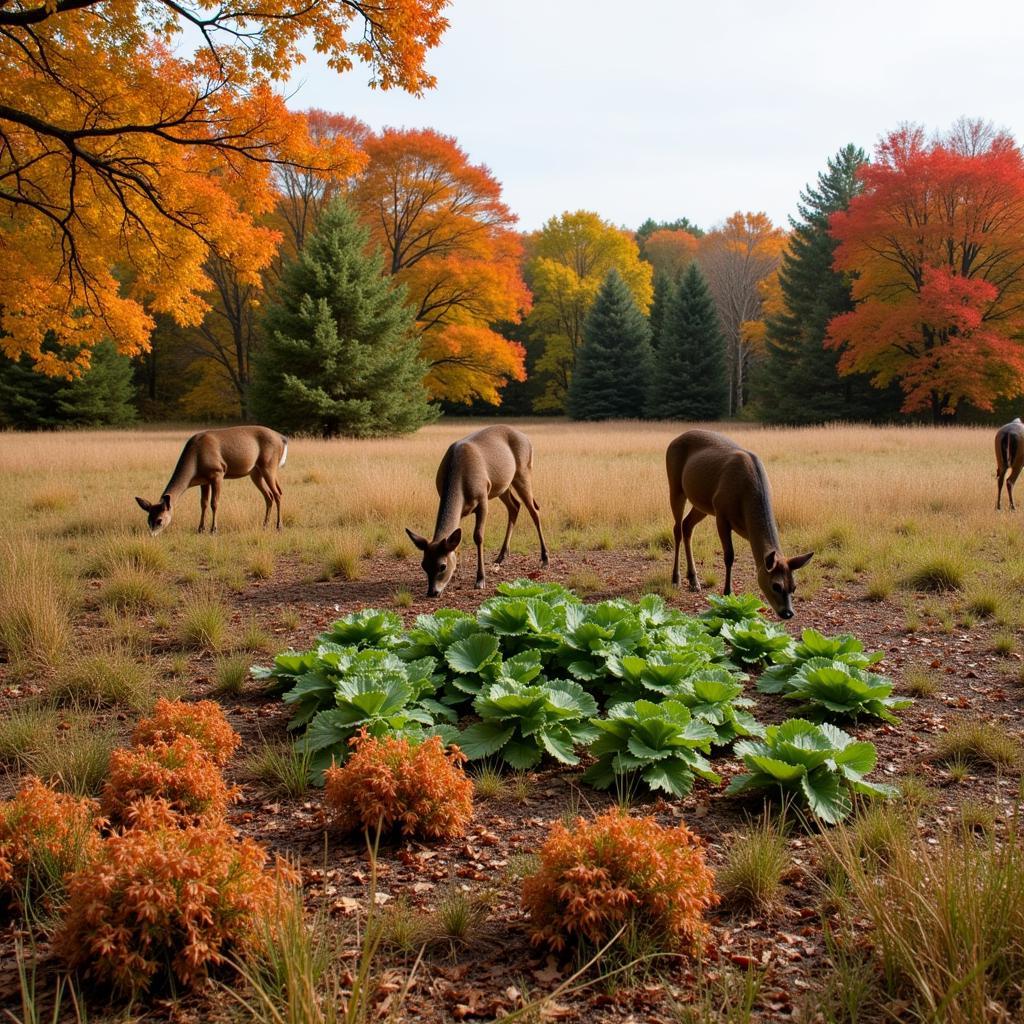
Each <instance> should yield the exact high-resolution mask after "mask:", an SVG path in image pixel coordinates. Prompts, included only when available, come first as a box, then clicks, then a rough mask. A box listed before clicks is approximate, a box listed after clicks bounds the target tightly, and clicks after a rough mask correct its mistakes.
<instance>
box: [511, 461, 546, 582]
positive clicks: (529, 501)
mask: <svg viewBox="0 0 1024 1024" xmlns="http://www.w3.org/2000/svg"><path fill="white" fill-rule="evenodd" d="M512 486H513V487H514V488H515V491H516V494H518V495H519V497H520V498H521V499H522V502H523V504H524V505H525V506H526V511H527V512H529V513H530V518H531V519H532V520H533V525H534V526H536V527H537V539H538V540H539V541H540V564H541V565H547V564H548V546H547V544H545V543H544V531H543V529H541V525H540V505H538V504H537V499H536V498H534V496H533V487H532V485H531V484H530V481H529V480H526V479H525V478H523V477H518V476H517V477H516V479H515V480H513V481H512Z"/></svg>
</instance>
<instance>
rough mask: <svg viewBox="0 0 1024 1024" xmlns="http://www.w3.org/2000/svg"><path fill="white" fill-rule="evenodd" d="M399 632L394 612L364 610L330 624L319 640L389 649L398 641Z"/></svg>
mask: <svg viewBox="0 0 1024 1024" xmlns="http://www.w3.org/2000/svg"><path fill="white" fill-rule="evenodd" d="M401 632H402V620H401V619H400V618H399V617H398V616H397V615H396V614H395V613H394V612H389V611H381V610H379V609H377V608H364V609H363V610H362V611H360V612H352V614H351V615H346V616H345V617H344V618H342V619H338V621H337V622H334V623H332V624H331V625H330V626H329V627H328V629H327V631H326V632H324V633H321V634H320V639H321V641H325V642H328V643H336V644H353V645H355V646H357V647H390V646H392V645H393V644H395V643H396V642H397V641H398V638H399V635H400V634H401Z"/></svg>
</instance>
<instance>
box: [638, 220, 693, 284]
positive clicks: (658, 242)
mask: <svg viewBox="0 0 1024 1024" xmlns="http://www.w3.org/2000/svg"><path fill="white" fill-rule="evenodd" d="M697 245H698V240H697V236H696V235H691V234H690V232H689V231H683V230H682V229H676V230H673V229H671V228H661V229H660V230H658V231H655V232H653V233H652V234H651V235H649V236H648V238H647V241H646V242H644V249H643V257H644V259H645V260H647V262H648V263H650V265H651V266H652V267H654V273H655V274H665V275H666V276H667V277H669V278H671V279H672V280H676V279H677V278H678V277H679V276H680V275H681V274H682V272H683V271H684V270H685V269H686V268H687V267H688V266H689V265H690V264H691V263H692V262H693V261H694V259H695V258H696V256H697Z"/></svg>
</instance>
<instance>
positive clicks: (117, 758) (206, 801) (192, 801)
mask: <svg viewBox="0 0 1024 1024" xmlns="http://www.w3.org/2000/svg"><path fill="white" fill-rule="evenodd" d="M237 796H238V789H237V788H236V787H229V786H228V785H227V783H226V782H225V781H224V778H223V776H222V775H221V773H220V770H219V769H218V768H217V766H216V765H215V764H214V763H213V762H212V761H211V760H210V758H209V757H207V756H206V754H205V753H204V751H203V748H202V747H201V746H200V745H199V743H198V741H196V740H194V739H192V737H190V736H179V737H178V738H177V739H175V740H173V741H172V742H171V743H165V742H164V741H163V740H153V741H152V743H151V744H150V745H149V746H145V747H134V748H133V749H131V750H126V749H124V748H121V749H119V750H115V751H114V752H113V754H111V756H110V774H109V776H108V778H107V784H106V786H104V788H103V796H102V800H103V810H104V812H105V813H106V814H107V816H108V817H109V818H110V820H111V821H113V822H114V823H115V824H127V825H131V824H132V822H133V818H137V817H138V814H139V812H138V811H137V810H136V811H133V810H132V807H133V805H135V804H138V803H139V801H140V800H143V799H144V798H146V797H150V798H153V800H155V801H157V802H160V803H162V804H163V805H164V807H165V809H167V810H170V811H173V812H174V813H175V814H177V815H179V816H180V817H181V819H182V820H183V822H184V823H186V824H195V823H197V822H199V821H201V820H206V821H209V820H212V819H217V818H220V817H222V816H223V815H224V812H225V811H226V810H227V807H228V804H229V803H231V801H232V800H235V799H236V798H237ZM147 813H148V812H147Z"/></svg>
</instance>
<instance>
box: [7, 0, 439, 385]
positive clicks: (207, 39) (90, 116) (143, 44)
mask: <svg viewBox="0 0 1024 1024" xmlns="http://www.w3.org/2000/svg"><path fill="white" fill-rule="evenodd" d="M445 3H446V0H394V2H392V3H390V4H388V5H387V6H382V5H373V6H371V5H367V4H363V3H356V2H354V0H337V2H334V3H329V4H326V3H313V4H306V3H295V4H293V3H292V2H291V0H253V2H251V3H246V4H242V5H239V4H233V3H228V4H226V5H223V6H217V5H212V6H211V5H209V4H206V3H202V2H193V0H174V2H171V0H153V2H151V3H141V2H139V0H54V2H46V3H43V2H39V3H37V4H33V3H31V2H21V3H16V4H7V5H3V6H0V214H2V216H0V244H2V246H3V249H4V273H3V275H0V330H2V336H0V345H2V347H3V350H4V351H5V352H6V353H7V355H8V356H10V357H12V358H16V357H18V356H20V355H21V354H23V353H24V354H26V355H27V356H28V357H29V358H30V359H31V360H33V361H34V362H35V364H36V365H37V366H38V367H39V368H40V369H41V370H42V371H44V372H47V373H72V374H74V373H76V372H79V371H81V370H84V369H85V368H86V367H88V365H89V362H90V354H91V351H92V349H93V347H94V346H95V345H96V344H98V343H99V342H100V341H101V340H103V339H104V338H108V337H109V338H112V339H113V340H114V341H115V342H116V345H117V347H118V349H119V350H120V351H121V352H122V353H139V352H142V351H144V350H145V349H146V348H147V346H148V344H149V337H150V334H151V332H152V330H153V325H154V316H155V315H156V314H161V313H163V314H168V315H170V316H172V317H173V318H174V319H175V320H176V321H177V322H178V323H180V324H184V325H195V324H197V323H199V322H200V321H201V320H202V318H203V316H204V315H205V313H206V312H207V310H208V308H209V303H208V301H207V300H206V298H205V297H204V295H205V293H207V292H209V291H210V290H211V282H210V279H209V275H208V273H207V271H206V269H205V267H206V264H207V262H208V260H209V259H210V257H211V255H216V256H218V257H221V258H223V259H226V260H228V261H229V262H230V263H231V264H232V266H233V267H234V268H236V270H237V272H238V273H239V274H240V275H241V278H242V280H244V281H255V280H256V278H257V277H258V275H259V273H260V271H261V270H262V269H263V268H264V267H266V265H267V263H268V262H269V260H270V258H271V257H272V255H273V251H274V247H275V244H276V237H275V233H274V231H273V230H272V229H271V228H268V227H266V226H264V225H262V224H261V223H260V222H259V218H260V217H261V215H263V214H265V213H266V212H268V211H269V210H270V209H271V208H272V207H273V204H274V201H275V195H274V189H273V187H272V185H273V181H272V179H273V175H272V169H273V167H274V166H275V165H276V164H278V163H279V162H280V161H282V160H283V161H286V162H292V163H296V164H299V165H304V164H305V163H306V158H307V154H308V135H307V133H306V131H305V120H304V118H303V117H302V116H301V115H297V114H292V113H290V112H289V111H288V109H287V108H286V106H285V102H284V98H283V97H282V95H281V93H280V90H279V89H277V88H275V81H277V80H284V79H286V78H287V77H288V75H289V73H290V72H291V71H292V70H293V69H294V67H295V66H296V64H297V63H298V62H300V61H301V60H302V55H301V52H300V47H301V46H302V45H305V41H306V40H307V39H312V40H313V43H314V45H315V46H316V48H317V50H318V51H319V52H320V53H322V54H324V55H325V56H326V58H327V61H328V63H329V64H330V66H331V67H333V68H334V69H335V70H337V71H346V70H348V69H349V68H351V67H352V66H353V63H354V62H356V61H361V62H363V63H366V64H368V65H369V66H370V67H371V69H372V72H373V78H374V83H375V84H377V85H379V86H381V87H382V88H390V87H401V88H404V89H407V90H409V91H411V92H413V93H419V92H422V91H423V90H424V89H425V88H428V87H430V86H431V85H432V84H433V80H432V78H431V76H430V75H429V74H428V73H427V72H426V71H425V69H424V59H425V55H426V52H427V50H428V49H429V48H431V47H433V46H436V45H437V43H438V41H439V40H440V37H441V34H442V32H443V31H444V29H445V27H446V24H447V23H446V21H445V19H444V17H443V16H442V14H441V11H442V9H443V8H444V6H445ZM359 26H362V27H363V31H362V32H361V33H360V32H358V31H353V30H354V29H357V28H358V27H359ZM185 29H187V30H188V31H189V32H190V33H193V34H194V36H195V37H196V38H198V39H199V40H200V43H201V45H200V47H199V49H198V50H196V51H195V52H194V53H193V54H191V56H189V55H188V54H187V51H185V50H184V49H183V47H182V46H181V45H180V43H181V40H182V38H183V30H185ZM50 336H52V337H55V338H57V339H59V341H60V345H59V346H58V348H57V349H56V350H50V349H47V348H46V347H45V346H44V341H45V339H46V338H47V337H50Z"/></svg>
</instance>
